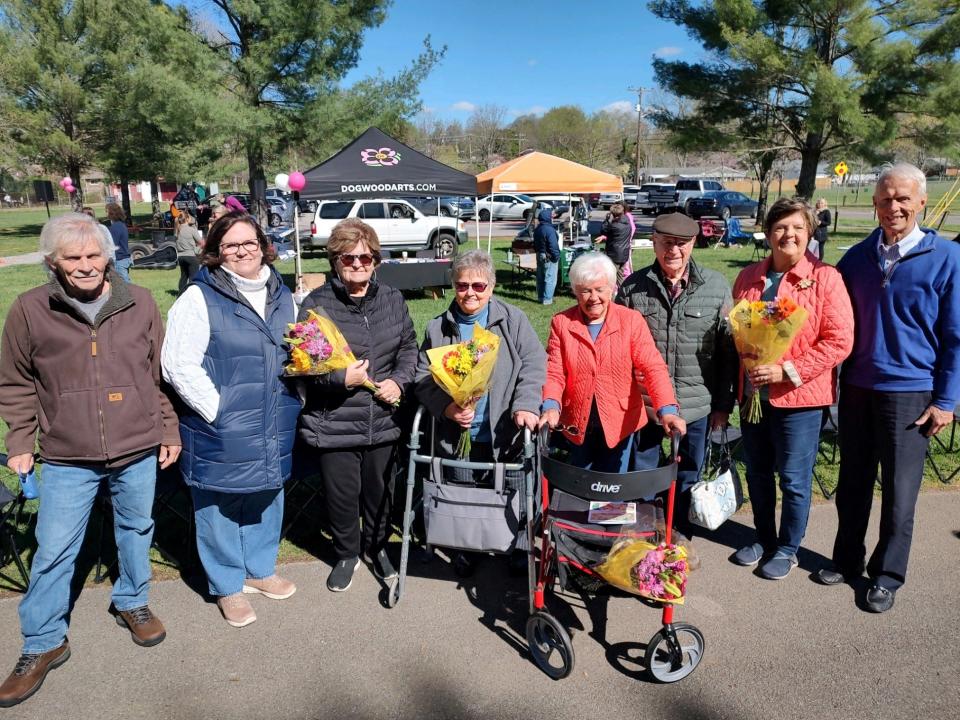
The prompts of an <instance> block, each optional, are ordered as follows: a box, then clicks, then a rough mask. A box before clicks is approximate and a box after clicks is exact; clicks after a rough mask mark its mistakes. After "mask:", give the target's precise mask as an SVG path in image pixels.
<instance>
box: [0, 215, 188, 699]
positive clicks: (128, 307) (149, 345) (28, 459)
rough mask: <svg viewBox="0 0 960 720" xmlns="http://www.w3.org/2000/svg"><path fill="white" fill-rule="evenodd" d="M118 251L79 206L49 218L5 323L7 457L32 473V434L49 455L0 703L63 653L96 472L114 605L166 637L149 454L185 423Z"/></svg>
mask: <svg viewBox="0 0 960 720" xmlns="http://www.w3.org/2000/svg"><path fill="white" fill-rule="evenodd" d="M113 252H114V246H113V241H112V240H111V239H110V238H109V237H107V236H106V235H104V234H103V233H102V232H101V226H100V225H98V224H97V222H96V221H95V220H93V219H92V218H90V217H89V216H87V215H84V214H81V213H66V214H64V215H59V216H57V217H55V218H53V219H52V220H49V221H47V223H46V224H45V225H44V226H43V229H42V230H41V232H40V253H41V255H42V256H43V263H44V266H45V267H46V270H47V273H48V275H49V282H47V283H44V284H43V285H40V286H39V287H35V288H33V289H32V290H28V291H27V292H25V293H23V294H22V295H20V296H19V297H18V298H16V299H15V300H14V301H13V304H12V305H11V306H10V310H9V312H8V313H7V319H6V322H5V324H4V327H3V340H2V347H0V417H2V418H3V420H4V421H5V422H6V423H7V427H8V428H9V430H8V432H7V435H6V439H5V444H6V450H7V453H8V457H7V467H9V468H10V469H11V470H12V471H13V472H15V473H24V474H26V473H29V472H32V470H33V467H34V462H33V454H34V450H35V448H36V446H37V443H38V442H39V447H40V457H41V458H42V459H43V462H44V466H43V473H42V477H41V484H40V495H41V500H40V508H39V511H38V515H37V525H36V529H35V531H34V534H35V535H36V539H37V550H36V552H35V553H34V555H33V559H32V561H31V568H30V587H29V589H28V590H27V593H26V595H24V596H23V599H22V600H21V601H20V608H19V610H20V630H21V633H22V634H23V651H22V654H21V655H20V659H19V660H18V661H17V664H16V667H15V668H14V669H13V672H12V673H10V675H9V676H8V677H7V679H6V680H5V681H4V682H3V684H2V685H0V707H10V706H12V705H16V704H17V703H20V702H22V701H23V700H25V699H27V698H28V697H30V696H31V695H32V694H33V693H35V692H36V691H37V690H38V689H39V688H40V685H41V684H42V683H43V681H44V679H45V678H46V676H47V673H48V672H49V671H50V670H52V669H54V668H56V667H59V666H60V665H62V664H63V663H65V662H66V661H67V660H68V659H69V657H70V644H69V642H68V641H67V625H68V620H69V616H70V606H71V602H70V598H71V593H70V587H71V581H72V580H73V579H74V573H75V571H76V559H77V555H78V554H79V552H80V547H81V545H82V544H83V538H84V535H85V532H86V529H87V523H88V521H89V519H90V512H91V510H92V509H93V504H94V500H95V499H96V497H97V492H98V491H99V489H100V486H101V483H103V484H105V485H106V486H107V487H108V488H109V493H110V498H111V505H112V507H113V524H114V534H115V536H116V542H117V557H118V558H119V560H120V562H119V563H118V565H117V569H118V578H117V580H116V582H115V583H114V585H113V592H112V594H111V599H112V604H111V608H110V612H111V614H113V615H114V616H115V618H116V622H117V624H118V625H120V626H121V627H125V628H127V629H128V630H129V631H130V634H131V637H132V639H133V642H134V643H136V644H137V645H140V646H142V647H150V646H153V645H156V644H157V643H160V642H162V641H163V639H164V638H165V637H166V631H165V630H164V627H163V624H162V623H161V622H160V620H159V619H158V618H157V617H156V616H155V615H154V614H153V612H152V611H151V610H150V607H149V604H148V594H149V590H150V579H151V575H152V572H151V568H150V556H149V553H150V544H151V541H152V538H153V528H154V524H153V519H152V517H151V515H152V511H153V495H154V487H155V485H156V476H157V464H158V462H159V465H160V467H161V468H166V467H168V466H170V465H172V464H173V463H175V462H176V461H177V457H178V455H179V454H180V435H179V433H178V431H177V416H176V413H175V412H174V410H173V405H172V403H171V402H170V399H169V398H168V397H167V396H166V394H165V393H164V391H163V390H162V388H161V383H160V347H161V345H162V343H163V323H162V322H161V319H160V311H159V309H158V308H157V304H156V302H154V300H153V297H152V296H151V294H150V292H149V291H147V290H145V289H143V288H140V287H137V286H136V285H130V284H128V283H126V282H123V281H122V280H120V279H119V276H118V275H117V273H116V272H115V271H114V270H113V268H112V267H111V265H110V259H111V258H112V256H113ZM81 580H82V578H81Z"/></svg>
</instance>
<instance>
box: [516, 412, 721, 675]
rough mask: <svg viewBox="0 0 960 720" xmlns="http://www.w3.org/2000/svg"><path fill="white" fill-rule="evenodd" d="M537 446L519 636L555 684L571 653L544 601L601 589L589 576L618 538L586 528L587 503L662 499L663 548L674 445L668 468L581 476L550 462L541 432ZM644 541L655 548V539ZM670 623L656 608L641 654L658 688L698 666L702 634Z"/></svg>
mask: <svg viewBox="0 0 960 720" xmlns="http://www.w3.org/2000/svg"><path fill="white" fill-rule="evenodd" d="M544 430H545V429H544ZM538 440H539V442H538V443H537V444H538V445H539V447H538V451H537V454H536V458H537V462H536V465H537V466H538V467H537V470H538V472H536V478H537V479H538V481H539V488H538V489H537V490H538V492H537V499H538V500H539V507H537V508H536V509H535V508H534V497H533V492H532V489H531V494H530V495H529V496H528V497H527V513H526V516H527V519H528V524H527V533H528V538H529V548H530V550H529V563H528V579H529V586H530V618H529V619H528V620H527V627H526V635H527V643H528V645H529V648H530V654H531V655H532V656H533V659H534V661H535V662H536V663H537V665H538V666H539V667H540V669H541V670H543V671H544V672H545V673H546V674H547V675H549V676H550V677H552V678H554V679H558V680H559V679H561V678H565V677H566V676H567V675H569V674H570V673H571V671H572V670H573V665H574V653H573V645H572V643H571V641H570V634H569V633H568V632H567V629H566V628H565V627H563V625H562V624H561V623H560V622H559V621H558V620H557V619H556V617H554V616H553V615H551V614H550V612H549V610H548V609H547V597H548V595H549V594H550V593H551V591H553V589H554V587H555V585H557V584H559V586H560V588H561V589H562V590H569V589H573V588H575V587H576V586H577V585H579V588H580V589H581V590H587V591H589V589H590V587H591V585H592V587H593V588H595V589H596V588H598V587H599V586H600V585H603V584H604V583H605V581H604V580H603V578H602V577H601V576H600V575H599V574H597V573H596V572H594V571H593V570H592V569H591V568H592V566H596V565H597V564H599V563H600V562H602V561H603V560H604V559H605V558H606V556H607V554H608V552H609V550H610V548H611V547H612V546H613V544H614V543H615V542H616V541H617V540H618V538H620V537H621V527H620V526H617V525H607V524H598V523H591V522H590V521H589V511H590V507H591V502H593V503H597V502H641V503H642V502H643V499H644V498H653V497H654V496H655V495H657V494H658V493H662V492H664V491H667V502H666V507H665V514H666V521H665V536H664V538H663V540H664V541H665V542H666V543H668V544H669V543H670V541H671V526H672V524H673V505H674V495H675V493H676V484H677V483H676V481H677V469H678V457H677V455H678V446H679V441H680V438H679V435H675V436H674V437H673V438H672V439H671V448H670V459H671V462H670V464H669V465H665V466H663V467H659V468H656V469H653V470H642V471H636V472H628V473H621V474H617V473H604V472H596V471H592V470H584V469H583V468H579V467H575V466H573V465H569V464H567V463H564V462H561V461H560V460H558V459H556V458H554V457H551V456H550V454H549V449H548V448H549V443H548V437H547V433H546V432H543V433H542V434H541V435H540V437H539V438H538ZM644 534H646V535H649V536H650V538H651V540H652V541H653V542H654V544H655V543H656V540H654V539H653V536H655V535H656V532H655V531H654V532H650V533H644ZM638 537H639V536H638ZM673 615H674V606H673V604H671V603H663V609H662V627H661V628H660V630H658V631H657V632H656V633H655V634H654V635H653V637H652V638H650V641H649V642H648V643H647V646H646V654H645V665H646V669H647V672H648V673H649V674H650V676H651V677H652V678H653V680H655V681H657V682H661V683H673V682H677V681H678V680H682V679H683V678H685V677H687V676H688V675H690V674H691V673H692V672H693V671H694V670H696V668H697V665H699V664H700V661H701V660H702V659H703V651H704V645H705V643H704V638H703V633H701V632H700V630H698V629H697V628H696V627H694V626H693V625H690V624H688V623H675V622H674V620H673Z"/></svg>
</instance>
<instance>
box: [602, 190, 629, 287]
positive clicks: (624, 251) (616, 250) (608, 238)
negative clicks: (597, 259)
mask: <svg viewBox="0 0 960 720" xmlns="http://www.w3.org/2000/svg"><path fill="white" fill-rule="evenodd" d="M597 242H605V243H606V248H605V250H604V252H606V254H607V257H609V258H610V259H611V260H612V261H613V265H614V267H616V269H617V287H620V284H621V283H622V282H623V279H624V278H625V277H626V275H625V271H624V267H625V266H626V264H627V262H628V261H629V260H630V253H631V252H633V235H632V234H631V231H630V222H629V221H628V220H627V218H625V217H624V210H623V205H622V204H621V203H614V204H613V205H611V206H610V212H609V213H607V217H606V219H605V220H604V221H603V225H602V226H601V227H600V235H598V236H597Z"/></svg>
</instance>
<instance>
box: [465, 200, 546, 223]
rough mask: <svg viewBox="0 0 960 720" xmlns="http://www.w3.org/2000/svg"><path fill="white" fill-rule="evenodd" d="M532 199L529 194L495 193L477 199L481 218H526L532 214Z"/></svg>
mask: <svg viewBox="0 0 960 720" xmlns="http://www.w3.org/2000/svg"><path fill="white" fill-rule="evenodd" d="M533 203H534V200H533V198H532V197H530V196H529V195H522V194H512V193H496V194H494V195H484V196H483V197H482V198H480V199H479V200H477V213H478V214H479V217H480V219H481V220H489V219H491V218H493V219H494V220H527V219H528V218H530V217H531V216H532V215H533Z"/></svg>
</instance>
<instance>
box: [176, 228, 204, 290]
mask: <svg viewBox="0 0 960 720" xmlns="http://www.w3.org/2000/svg"><path fill="white" fill-rule="evenodd" d="M174 226H175V229H176V235H177V265H179V266H180V284H179V286H178V288H177V289H178V291H179V292H180V293H183V291H184V290H185V289H186V287H187V285H188V284H189V283H190V281H191V280H193V277H194V275H196V274H197V271H198V270H199V269H200V258H199V257H197V254H198V253H199V252H200V247H201V245H203V235H201V234H200V231H199V230H197V221H196V220H194V219H193V215H191V214H190V213H188V212H182V213H180V215H179V216H178V217H177V219H176V221H175V222H174Z"/></svg>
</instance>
